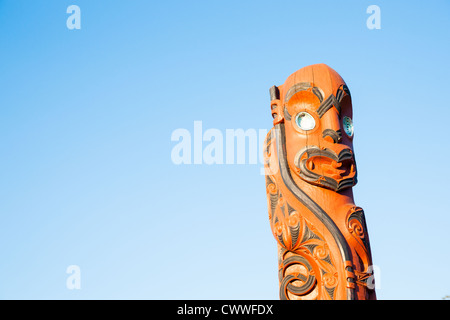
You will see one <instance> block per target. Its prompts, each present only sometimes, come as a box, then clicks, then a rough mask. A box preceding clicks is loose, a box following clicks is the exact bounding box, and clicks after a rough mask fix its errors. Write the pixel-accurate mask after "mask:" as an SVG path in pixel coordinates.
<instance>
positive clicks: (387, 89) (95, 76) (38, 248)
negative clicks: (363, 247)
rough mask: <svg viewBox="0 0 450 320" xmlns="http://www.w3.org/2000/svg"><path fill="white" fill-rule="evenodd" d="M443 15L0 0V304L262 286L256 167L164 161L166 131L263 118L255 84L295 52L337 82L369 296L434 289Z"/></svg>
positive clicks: (256, 293)
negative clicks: (362, 225)
mask: <svg viewBox="0 0 450 320" xmlns="http://www.w3.org/2000/svg"><path fill="white" fill-rule="evenodd" d="M72 4H76V5H78V6H79V7H80V8H81V29H80V30H69V29H68V28H67V27H66V20H67V18H68V17H69V15H68V14H67V13H66V9H67V7H68V6H69V5H72ZM372 4H375V5H378V6H379V7H380V9H381V29H380V30H369V29H368V28H367V27H366V20H367V18H368V17H369V15H368V14H367V13H366V9H367V7H368V6H369V5H372ZM449 12H450V3H449V2H448V1H444V0H441V1H439V0H436V1H432V2H429V3H424V2H421V1H414V2H408V3H406V2H401V1H375V2H372V1H356V0H355V1H351V0H349V1H340V2H337V1H331V0H330V1H325V0H323V1H314V2H313V1H299V0H296V1H277V2H273V1H189V2H187V1H164V2H160V1H159V2H157V1H144V0H134V1H106V0H96V1H87V0H84V1H82V0H70V1H69V0H68V1H66V0H47V1H26V0H0V43H1V47H0V48H1V49H0V60H1V61H2V63H0V88H1V89H0V112H1V113H0V139H1V140H0V142H1V144H0V146H1V157H0V164H1V170H0V181H1V182H0V210H1V211H0V212H1V215H0V217H1V223H0V256H1V263H0V298H3V299H277V298H278V279H277V258H276V244H275V240H274V239H273V238H272V235H271V232H270V227H269V223H268V218H267V217H268V214H267V204H266V195H265V184H264V178H263V176H261V175H260V174H259V172H260V165H251V164H245V165H175V164H174V163H173V162H172V160H171V150H172V148H173V147H174V145H175V143H174V142H173V141H171V134H172V132H173V131H174V130H176V129H178V128H186V129H188V130H190V131H192V130H193V125H194V121H196V120H200V121H202V123H203V128H204V130H206V129H208V128H216V129H219V130H222V131H223V132H225V130H226V129H237V128H243V129H251V128H252V129H256V130H258V129H262V128H266V129H269V128H270V127H271V125H272V124H271V116H270V108H269V94H268V90H269V88H270V87H271V86H272V85H274V84H282V83H283V82H284V80H285V79H286V77H287V76H289V75H290V74H291V73H292V72H294V71H296V70H297V69H300V68H301V67H304V66H307V65H310V64H314V63H326V64H328V65H329V66H331V67H332V68H334V69H335V70H336V71H338V72H339V73H340V74H341V75H342V77H343V78H344V79H345V81H346V82H347V85H348V86H349V88H350V90H351V92H352V98H353V108H354V109H353V114H354V118H353V120H354V125H355V140H354V146H355V152H356V159H357V164H358V170H359V172H358V178H359V182H358V185H357V186H356V187H355V188H354V195H355V200H356V204H357V205H359V206H361V207H362V208H364V210H365V213H366V219H367V223H368V228H369V233H370V238H371V246H372V254H373V260H374V263H375V264H376V265H378V266H379V268H380V279H379V285H380V288H379V289H378V290H377V295H378V298H379V299H441V298H442V297H444V296H445V295H449V294H450V279H449V277H448V276H447V274H448V272H449V271H450V270H449V265H450V254H449V249H448V244H449V243H450V232H449V226H450V217H449V213H450V211H449V209H448V206H447V203H448V201H447V197H448V195H447V194H448V192H449V187H448V181H449V179H450V173H449V169H448V165H447V159H448V158H449V157H450V152H449V149H448V146H449V143H448V129H447V128H448V118H449V117H450V108H448V106H447V103H446V97H447V94H448V92H449V89H448V74H449V72H450V63H449V62H448V61H449V60H448V58H449V54H448V52H449V51H450V42H449V37H448V30H449V29H450V20H449ZM69 265H78V266H79V267H80V269H81V290H68V289H67V288H66V279H67V277H68V275H67V274H66V268H67V267H68V266H69Z"/></svg>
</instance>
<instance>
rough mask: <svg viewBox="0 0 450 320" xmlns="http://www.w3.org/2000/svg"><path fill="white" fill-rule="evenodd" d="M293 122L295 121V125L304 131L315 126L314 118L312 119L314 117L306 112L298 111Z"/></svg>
mask: <svg viewBox="0 0 450 320" xmlns="http://www.w3.org/2000/svg"><path fill="white" fill-rule="evenodd" d="M295 122H296V123H297V126H298V127H299V128H300V129H302V130H304V131H308V130H312V129H314V127H315V126H316V120H314V117H313V116H312V115H310V114H309V113H308V112H300V113H299V114H297V117H296V118H295Z"/></svg>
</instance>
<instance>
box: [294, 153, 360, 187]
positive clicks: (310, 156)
mask: <svg viewBox="0 0 450 320" xmlns="http://www.w3.org/2000/svg"><path fill="white" fill-rule="evenodd" d="M295 165H296V166H297V167H298V168H299V169H300V173H299V175H300V178H302V179H303V180H305V181H307V182H309V183H311V184H314V185H317V186H320V187H324V188H328V189H331V190H334V191H339V190H342V189H345V188H349V187H352V186H354V185H355V184H356V182H357V180H356V163H355V158H354V156H353V152H352V151H351V150H350V149H343V150H342V151H341V152H339V154H336V153H335V152H334V151H333V150H330V149H323V150H322V149H319V148H318V147H316V146H312V147H307V148H305V149H303V150H301V151H300V152H299V153H298V154H297V156H296V159H295Z"/></svg>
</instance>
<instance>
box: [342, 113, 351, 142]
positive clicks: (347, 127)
mask: <svg viewBox="0 0 450 320" xmlns="http://www.w3.org/2000/svg"><path fill="white" fill-rule="evenodd" d="M342 124H343V125H344V131H345V133H346V134H347V135H348V136H349V137H352V136H353V121H352V119H350V118H349V117H344V119H343V120H342Z"/></svg>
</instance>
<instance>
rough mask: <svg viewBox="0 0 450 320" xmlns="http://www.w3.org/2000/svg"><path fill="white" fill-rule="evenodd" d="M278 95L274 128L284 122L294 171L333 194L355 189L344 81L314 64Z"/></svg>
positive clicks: (348, 100) (274, 103)
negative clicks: (346, 189) (333, 192)
mask: <svg viewBox="0 0 450 320" xmlns="http://www.w3.org/2000/svg"><path fill="white" fill-rule="evenodd" d="M277 93H279V99H273V100H272V113H273V114H274V123H275V124H276V123H280V122H284V128H285V137H286V155H287V161H288V164H289V167H290V169H291V172H293V173H294V174H296V175H298V176H299V177H300V178H301V179H303V180H304V181H306V182H308V183H310V184H313V185H316V186H320V187H324V188H328V189H331V190H335V191H339V190H342V189H345V188H349V187H352V186H353V185H355V184H356V163H355V157H354V154H353V143H352V140H353V122H352V103H351V97H350V92H349V90H348V88H347V86H346V84H345V82H344V80H342V78H341V77H340V76H339V75H338V74H337V73H336V71H334V70H333V69H331V68H330V67H328V66H326V65H324V64H319V65H313V66H309V67H306V68H303V69H300V70H299V71H297V72H295V73H294V74H292V75H291V76H290V77H289V78H288V79H287V80H286V82H285V83H284V84H283V85H282V86H280V87H279V92H277ZM276 98H277V97H276Z"/></svg>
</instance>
